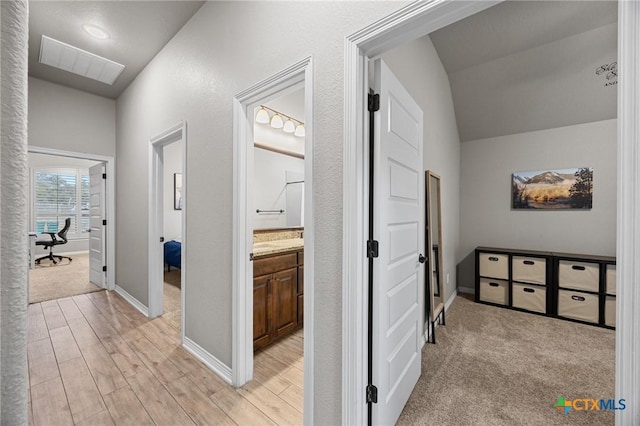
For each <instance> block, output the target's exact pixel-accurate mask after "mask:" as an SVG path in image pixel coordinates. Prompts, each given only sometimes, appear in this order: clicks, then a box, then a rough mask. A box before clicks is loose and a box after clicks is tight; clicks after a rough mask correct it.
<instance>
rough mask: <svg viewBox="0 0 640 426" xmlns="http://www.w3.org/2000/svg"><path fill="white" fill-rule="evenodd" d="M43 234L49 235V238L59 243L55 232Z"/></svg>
mask: <svg viewBox="0 0 640 426" xmlns="http://www.w3.org/2000/svg"><path fill="white" fill-rule="evenodd" d="M43 234H49V236H50V237H51V241H57V240H58V239H57V238H56V233H55V232H43Z"/></svg>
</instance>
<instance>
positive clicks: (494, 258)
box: [489, 256, 500, 262]
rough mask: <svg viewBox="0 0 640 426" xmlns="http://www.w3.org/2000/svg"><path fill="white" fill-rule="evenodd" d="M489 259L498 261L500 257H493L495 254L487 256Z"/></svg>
mask: <svg viewBox="0 0 640 426" xmlns="http://www.w3.org/2000/svg"><path fill="white" fill-rule="evenodd" d="M489 260H490V261H491V262H497V261H498V260H500V259H498V258H497V257H495V256H489Z"/></svg>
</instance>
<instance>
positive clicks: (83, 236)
mask: <svg viewBox="0 0 640 426" xmlns="http://www.w3.org/2000/svg"><path fill="white" fill-rule="evenodd" d="M38 173H50V174H57V175H75V177H76V182H75V186H76V188H75V201H76V206H80V208H79V209H78V208H76V212H75V229H73V228H71V229H69V231H68V233H67V239H68V240H87V239H89V231H88V229H89V228H88V227H87V228H86V229H85V230H83V229H82V217H83V214H82V213H83V210H82V179H83V177H85V176H86V178H87V182H88V185H87V191H90V188H91V182H90V181H89V179H90V178H89V169H88V168H86V167H69V166H67V167H64V166H61V167H60V166H38V167H32V168H31V172H30V174H29V175H30V181H31V185H30V186H31V188H30V194H31V197H30V198H31V200H30V206H31V214H30V218H29V223H30V226H31V228H32V230H34V231H36V232H37V229H36V228H37V227H36V222H37V218H38V216H37V208H36V206H37V194H36V186H37V177H36V176H37V174H38ZM87 199H89V200H90V194H89V193H87ZM86 217H89V210H87V211H86ZM60 229H62V228H61V227H60V225H59V226H58V230H57V231H60ZM57 231H56V232H57Z"/></svg>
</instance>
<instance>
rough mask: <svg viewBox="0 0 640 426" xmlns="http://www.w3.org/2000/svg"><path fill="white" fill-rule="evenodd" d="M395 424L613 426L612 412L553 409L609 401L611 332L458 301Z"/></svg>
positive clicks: (427, 347) (427, 349)
mask: <svg viewBox="0 0 640 426" xmlns="http://www.w3.org/2000/svg"><path fill="white" fill-rule="evenodd" d="M446 320H447V325H446V327H438V328H437V329H436V339H437V344H435V345H433V344H430V343H427V344H425V346H424V348H423V351H422V354H423V358H422V377H421V378H420V380H419V381H418V384H417V386H416V388H415V389H414V391H413V394H412V395H411V398H410V399H409V402H408V404H407V405H406V407H405V409H404V411H403V413H402V415H401V417H400V419H399V421H398V424H399V425H427V424H428V425H456V426H458V425H483V426H484V425H509V426H513V425H536V426H537V425H545V426H546V425H598V426H601V425H613V424H614V414H613V412H611V411H582V412H578V411H570V412H569V413H568V414H566V415H565V414H563V413H562V412H560V411H558V410H557V409H556V408H554V407H553V405H554V404H556V402H557V400H558V397H560V396H562V397H564V398H565V399H566V400H572V399H576V398H589V399H601V398H604V399H609V398H614V374H615V364H614V361H615V331H612V330H606V329H602V328H597V327H591V326H587V325H582V324H577V323H572V322H568V321H562V320H558V319H553V318H547V317H543V316H538V315H532V314H527V313H522V312H516V311H512V310H508V309H501V308H496V307H492V306H487V305H481V304H477V303H474V302H473V301H472V300H470V299H469V298H468V297H467V295H464V296H463V297H461V296H458V297H457V298H456V300H455V301H454V302H453V304H452V306H451V309H450V310H449V311H447V317H446Z"/></svg>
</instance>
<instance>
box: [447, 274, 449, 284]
mask: <svg viewBox="0 0 640 426" xmlns="http://www.w3.org/2000/svg"><path fill="white" fill-rule="evenodd" d="M447 284H449V273H448V272H447Z"/></svg>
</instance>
